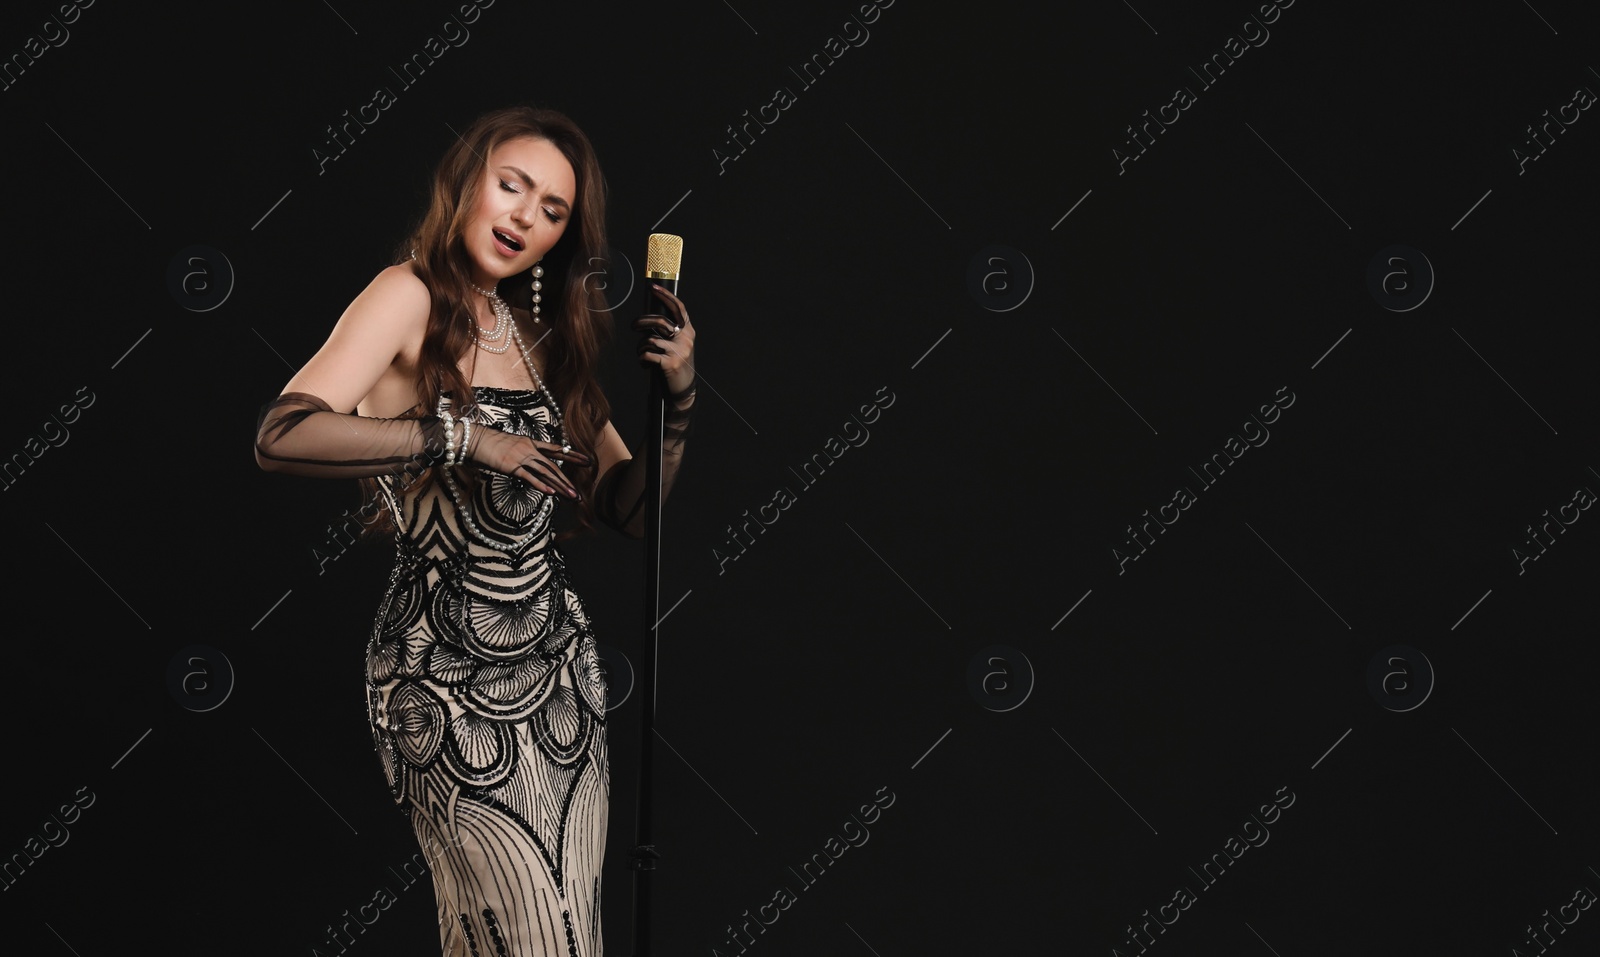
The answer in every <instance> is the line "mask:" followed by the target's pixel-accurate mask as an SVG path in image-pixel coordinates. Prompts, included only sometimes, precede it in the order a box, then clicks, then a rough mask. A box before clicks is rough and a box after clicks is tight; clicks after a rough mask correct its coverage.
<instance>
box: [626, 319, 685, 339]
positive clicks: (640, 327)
mask: <svg viewBox="0 0 1600 957" xmlns="http://www.w3.org/2000/svg"><path fill="white" fill-rule="evenodd" d="M633 328H634V329H635V330H636V331H637V332H639V334H640V335H644V336H649V335H651V334H654V335H657V336H661V337H663V338H666V339H673V338H676V337H677V335H678V330H679V329H681V328H683V327H682V326H678V325H676V324H674V323H673V322H672V320H670V319H666V318H664V317H659V316H645V317H643V318H641V319H639V320H638V321H637V322H635V323H634V324H633Z"/></svg>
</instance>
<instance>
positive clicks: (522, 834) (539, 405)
mask: <svg viewBox="0 0 1600 957" xmlns="http://www.w3.org/2000/svg"><path fill="white" fill-rule="evenodd" d="M474 391H475V397H476V400H477V408H476V410H475V412H474V413H473V421H474V422H475V423H480V424H489V425H492V426H493V427H495V428H498V429H501V430H503V431H507V432H514V433H517V434H520V435H530V436H532V437H533V438H535V439H540V440H550V439H552V438H553V429H552V427H551V422H552V416H551V408H550V401H549V399H548V397H547V395H546V393H545V392H543V391H542V390H539V391H535V390H524V389H501V388H487V387H478V388H477V389H475V390H474ZM273 410H276V411H273ZM285 410H286V411H285ZM318 411H327V406H326V405H325V404H323V403H321V401H320V400H318V399H317V398H316V397H315V396H309V395H305V394H295V393H290V394H286V395H285V396H282V397H280V398H279V400H277V402H276V403H274V405H273V406H271V407H269V411H268V412H267V413H264V416H263V422H264V423H265V427H264V428H263V429H262V434H263V435H264V436H268V437H269V439H270V441H269V442H268V448H269V449H270V450H271V451H272V452H273V456H274V457H276V458H279V459H280V460H283V461H289V462H297V463H307V462H310V463H311V466H310V468H311V474H335V473H331V472H330V473H321V472H317V471H316V469H318V468H321V467H324V466H326V467H327V468H329V469H337V468H339V467H340V466H347V467H353V468H356V469H359V471H360V472H361V473H364V474H366V475H369V476H373V477H376V478H377V481H378V483H379V487H380V489H381V494H383V495H384V496H385V498H386V499H387V501H388V505H389V507H390V509H391V514H392V515H394V516H395V517H396V527H397V528H396V539H395V540H396V547H397V554H396V559H395V565H394V570H393V573H392V574H391V576H390V581H389V585H388V588H387V591H386V593H385V595H384V597H383V601H382V603H381V605H380V606H379V610H378V614H377V617H376V620H375V621H374V624H373V629H372V633H371V636H370V639H369V641H368V645H367V676H366V682H367V689H368V691H367V700H368V710H369V715H370V717H371V721H372V728H373V735H374V740H375V742H376V746H377V752H378V759H379V761H380V763H381V765H382V767H383V772H384V774H385V776H386V778H387V781H388V784H389V788H390V792H391V794H392V795H393V797H394V800H395V802H396V804H397V805H398V806H399V807H400V809H401V810H402V811H404V812H405V814H406V815H407V817H408V818H409V820H410V822H411V826H412V829H413V830H414V832H415V833H416V837H417V841H418V843H419V845H420V846H421V848H422V852H423V855H424V857H425V858H426V859H427V860H428V862H429V867H430V869H431V870H432V874H433V887H434V893H435V898H436V901H437V904H438V912H439V936H440V943H441V946H442V949H443V953H444V955H445V957H466V955H483V957H490V955H507V957H545V955H565V957H601V936H600V872H601V861H602V858H603V857H604V856H605V841H606V819H607V809H608V803H609V792H610V786H609V773H608V764H607V754H606V724H605V699H606V686H605V680H604V677H603V675H602V674H601V672H600V668H599V660H598V656H597V652H596V649H595V638H594V634H593V632H592V630H591V629H590V626H589V621H588V618H587V616H586V615H585V613H584V608H583V604H582V602H580V601H579V599H578V596H577V594H576V593H575V592H574V591H573V590H572V587H571V584H570V582H569V581H568V578H567V571H566V565H565V562H564V560H563V558H562V555H561V553H560V552H559V551H558V550H557V549H556V547H555V544H554V541H553V539H554V531H553V529H552V527H551V519H552V516H553V513H554V510H555V507H556V498H557V496H554V495H547V494H545V493H543V492H540V491H539V490H537V489H535V488H533V487H532V486H531V485H529V484H528V483H526V482H524V481H522V480H520V479H516V478H509V477H506V476H503V475H499V474H497V473H495V472H491V471H487V470H480V469H477V468H475V467H462V466H457V467H456V468H455V469H453V470H448V471H447V470H445V469H437V470H436V473H437V474H436V478H435V480H434V481H433V482H431V483H429V484H428V487H427V488H426V489H424V490H421V491H418V490H417V489H416V488H415V487H413V486H414V484H416V483H411V482H409V481H408V479H409V475H408V474H407V473H405V472H404V471H402V470H400V469H397V468H395V467H394V464H395V463H400V462H403V461H406V460H407V453H413V454H414V450H415V449H416V448H419V447H420V446H419V444H418V443H419V437H424V438H425V437H427V436H428V434H430V433H431V435H432V437H434V438H437V424H436V423H434V424H431V425H428V426H425V427H424V426H419V425H418V424H417V423H416V422H415V421H414V420H412V421H409V422H408V420H370V419H366V420H363V419H358V418H354V417H348V416H335V417H334V418H333V419H332V420H330V419H329V417H328V416H327V415H323V416H321V417H320V418H319V417H318V416H317V415H316V413H317V412H318ZM457 414H458V415H459V413H457ZM275 415H276V417H275V418H274V417H273V416H275ZM339 420H343V421H339ZM334 422H338V424H337V425H335V424H334ZM311 427H316V428H318V429H325V430H327V429H334V428H349V429H354V430H356V431H358V432H360V433H361V435H360V437H359V438H357V439H350V438H348V437H346V436H343V435H341V434H339V433H337V432H330V433H327V434H325V435H323V436H321V437H314V436H306V435H301V434H298V433H301V432H304V431H308V430H309V429H310V428H311ZM291 432H293V433H295V434H291ZM335 441H339V442H342V443H343V447H350V446H351V445H355V446H357V447H359V448H360V449H362V452H363V454H362V456H361V457H360V459H359V461H354V460H351V459H346V460H344V461H342V462H340V463H334V462H331V461H327V460H326V459H322V458H312V459H308V458H305V457H301V455H300V454H297V452H296V450H295V446H296V445H297V444H298V445H300V446H304V447H315V448H318V449H321V448H326V447H327V445H326V444H325V443H331V442H335ZM437 444H438V443H437V442H436V443H435V445H437ZM384 466H388V467H387V468H383V467H384ZM380 469H382V470H381V471H380ZM300 471H302V472H305V471H307V470H306V469H305V468H302V469H300ZM375 473H376V474H375ZM340 474H350V473H340ZM484 539H487V541H485V540H484ZM491 543H492V544H491Z"/></svg>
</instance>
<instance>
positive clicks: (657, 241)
mask: <svg viewBox="0 0 1600 957" xmlns="http://www.w3.org/2000/svg"><path fill="white" fill-rule="evenodd" d="M682 264H683V237H682V236H674V235H672V234H671V233H651V234H650V248H649V251H648V252H647V253H646V254H645V261H644V271H645V273H646V274H647V275H648V276H649V277H650V278H651V279H677V278H678V268H679V267H680V266H681V265H682Z"/></svg>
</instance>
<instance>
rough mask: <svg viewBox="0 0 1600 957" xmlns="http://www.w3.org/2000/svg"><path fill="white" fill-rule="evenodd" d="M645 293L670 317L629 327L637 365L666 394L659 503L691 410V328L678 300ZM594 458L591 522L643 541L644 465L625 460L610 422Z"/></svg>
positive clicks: (664, 294)
mask: <svg viewBox="0 0 1600 957" xmlns="http://www.w3.org/2000/svg"><path fill="white" fill-rule="evenodd" d="M651 290H652V292H654V293H655V295H656V296H657V298H659V299H660V300H661V301H662V302H663V303H664V304H665V307H666V311H667V312H668V313H670V316H664V315H655V314H652V315H647V316H644V317H642V318H640V319H639V321H638V322H637V323H635V328H637V329H638V330H639V332H640V333H641V334H642V335H643V338H642V339H641V340H640V342H639V361H640V363H641V364H642V365H644V367H645V368H647V369H649V368H651V367H652V366H654V367H655V368H657V369H660V370H661V375H662V378H663V381H665V383H666V388H667V393H668V395H667V403H666V410H665V413H664V415H663V421H662V429H661V431H662V436H661V500H662V501H663V502H665V501H666V500H667V492H668V491H670V490H671V488H672V480H673V479H674V478H675V477H676V476H677V474H678V466H679V465H681V464H682V463H683V443H684V439H685V438H687V437H688V434H689V413H690V410H691V409H693V408H694V394H695V371H694V339H695V329H694V326H693V325H691V324H690V322H689V312H688V310H687V309H685V308H684V305H683V301H682V300H681V299H679V298H678V297H677V296H674V295H673V294H672V293H670V292H667V291H666V290H665V289H663V288H661V287H660V286H657V285H654V284H652V285H651ZM652 374H654V373H652ZM598 459H599V469H598V474H599V476H600V479H599V481H597V482H596V483H595V501H594V510H595V515H596V517H598V518H599V519H600V520H601V521H603V522H605V523H606V524H607V525H610V526H611V527H612V528H614V529H616V530H617V531H619V532H621V533H622V534H624V535H627V536H629V537H630V538H643V537H644V499H645V478H644V472H645V460H644V459H642V458H634V457H631V456H629V455H628V449H627V446H625V445H623V444H622V438H621V436H619V435H617V430H616V429H615V428H614V427H613V426H612V425H611V423H610V422H607V423H606V428H605V433H604V435H603V436H602V437H601V440H600V450H599V455H598Z"/></svg>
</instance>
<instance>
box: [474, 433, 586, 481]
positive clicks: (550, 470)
mask: <svg viewBox="0 0 1600 957" xmlns="http://www.w3.org/2000/svg"><path fill="white" fill-rule="evenodd" d="M467 461H469V462H471V463H472V464H474V465H478V466H482V467H483V468H486V469H489V470H490V471H493V472H499V473H500V474H501V475H509V476H512V477H514V478H520V479H522V480H523V481H525V482H527V483H528V484H530V485H532V486H533V487H534V488H536V489H538V490H539V491H541V492H546V493H550V494H554V493H555V492H557V491H558V490H559V491H560V492H561V494H563V495H565V496H567V497H568V498H574V499H582V498H583V496H582V495H580V494H579V493H578V490H577V488H576V487H575V486H574V485H573V484H572V482H571V481H569V480H568V479H567V477H566V475H564V474H563V473H562V471H561V467H560V465H559V463H560V462H563V461H565V462H571V463H572V464H574V465H588V464H589V456H587V455H585V454H583V453H582V452H579V451H577V450H576V449H574V450H572V451H569V452H563V451H561V446H559V445H557V444H556V443H554V442H541V441H538V440H537V439H531V438H529V437H527V436H526V435H515V434H513V433H510V432H502V431H501V430H499V429H496V428H494V427H493V426H488V425H484V424H482V423H476V422H475V423H473V426H472V448H470V449H468V450H467Z"/></svg>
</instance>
